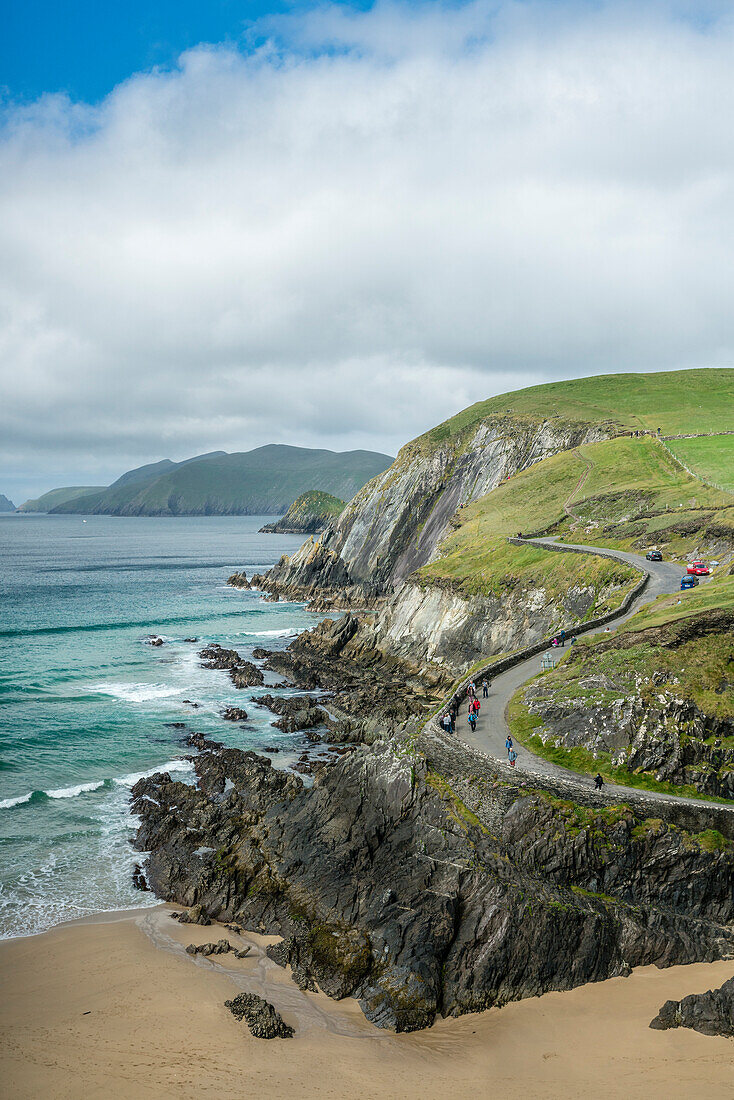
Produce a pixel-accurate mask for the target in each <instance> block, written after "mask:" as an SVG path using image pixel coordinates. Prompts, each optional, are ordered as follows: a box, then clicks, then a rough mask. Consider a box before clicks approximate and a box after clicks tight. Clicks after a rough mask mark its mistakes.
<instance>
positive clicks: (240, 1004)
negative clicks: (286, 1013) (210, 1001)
mask: <svg viewBox="0 0 734 1100" xmlns="http://www.w3.org/2000/svg"><path fill="white" fill-rule="evenodd" d="M224 1004H225V1007H226V1008H228V1009H229V1011H230V1012H231V1013H232V1015H233V1016H234V1017H235V1019H237V1020H242V1019H244V1020H245V1022H246V1024H247V1026H248V1027H249V1029H250V1031H251V1032H252V1034H253V1035H254V1036H255V1038H256V1039H291V1038H292V1037H293V1035H294V1034H295V1033H294V1031H293V1028H292V1027H291V1026H290V1024H287V1023H286V1022H285V1020H284V1019H283V1017H282V1016H281V1015H280V1013H279V1012H276V1010H275V1009H274V1008H273V1006H272V1005H271V1004H270V1002H269V1001H266V1000H264V999H263V998H262V997H258V996H257V994H256V993H239V994H238V995H237V996H236V997H233V998H232V1000H231V1001H225V1002H224Z"/></svg>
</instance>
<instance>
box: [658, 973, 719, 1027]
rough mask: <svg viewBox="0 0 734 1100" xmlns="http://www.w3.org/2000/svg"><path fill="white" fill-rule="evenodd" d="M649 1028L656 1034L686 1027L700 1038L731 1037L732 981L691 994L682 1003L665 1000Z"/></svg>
mask: <svg viewBox="0 0 734 1100" xmlns="http://www.w3.org/2000/svg"><path fill="white" fill-rule="evenodd" d="M650 1027H652V1028H655V1029H656V1030H657V1031H666V1030H667V1029H668V1028H671V1027H689V1028H692V1029H693V1030H694V1031H700V1032H701V1034H702V1035H725V1036H727V1037H734V978H729V980H728V981H727V982H724V984H723V985H722V986H720V987H719V989H709V990H708V992H707V993H692V994H691V995H690V996H688V997H684V998H683V1000H682V1001H666V1002H665V1004H664V1005H663V1007H662V1008H661V1009H660V1011H659V1012H658V1014H657V1016H656V1017H655V1019H654V1020H652V1021H651V1022H650Z"/></svg>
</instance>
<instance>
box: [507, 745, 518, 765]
mask: <svg viewBox="0 0 734 1100" xmlns="http://www.w3.org/2000/svg"><path fill="white" fill-rule="evenodd" d="M509 759H510V767H511V768H514V767H515V761H516V760H517V753H516V752H515V750H514V749H510V757H509Z"/></svg>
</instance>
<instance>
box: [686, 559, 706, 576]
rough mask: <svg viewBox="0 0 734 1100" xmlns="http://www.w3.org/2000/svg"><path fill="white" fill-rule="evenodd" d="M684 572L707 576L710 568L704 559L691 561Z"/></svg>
mask: <svg viewBox="0 0 734 1100" xmlns="http://www.w3.org/2000/svg"><path fill="white" fill-rule="evenodd" d="M686 572H687V573H690V574H691V575H692V576H694V577H708V575H709V572H710V570H709V567H708V566H707V565H706V562H705V561H692V562H691V564H690V565H689V566H688V568H687V569H686Z"/></svg>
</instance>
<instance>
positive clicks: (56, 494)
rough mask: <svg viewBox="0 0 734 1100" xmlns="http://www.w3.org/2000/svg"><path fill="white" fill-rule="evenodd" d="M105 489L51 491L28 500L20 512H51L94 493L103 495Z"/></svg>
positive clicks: (80, 487)
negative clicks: (69, 501)
mask: <svg viewBox="0 0 734 1100" xmlns="http://www.w3.org/2000/svg"><path fill="white" fill-rule="evenodd" d="M105 489H106V486H105V485H70V486H68V487H67V488H61V489H51V490H50V491H49V492H48V493H44V494H43V495H42V496H40V497H36V498H35V499H33V500H27V501H26V502H25V504H21V506H20V508H19V509H18V511H19V512H50V511H51V509H52V508H57V507H58V506H59V505H60V504H65V503H66V502H67V501H68V500H75V499H78V498H79V497H85V496H91V495H92V494H93V493H102V492H104V490H105Z"/></svg>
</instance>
